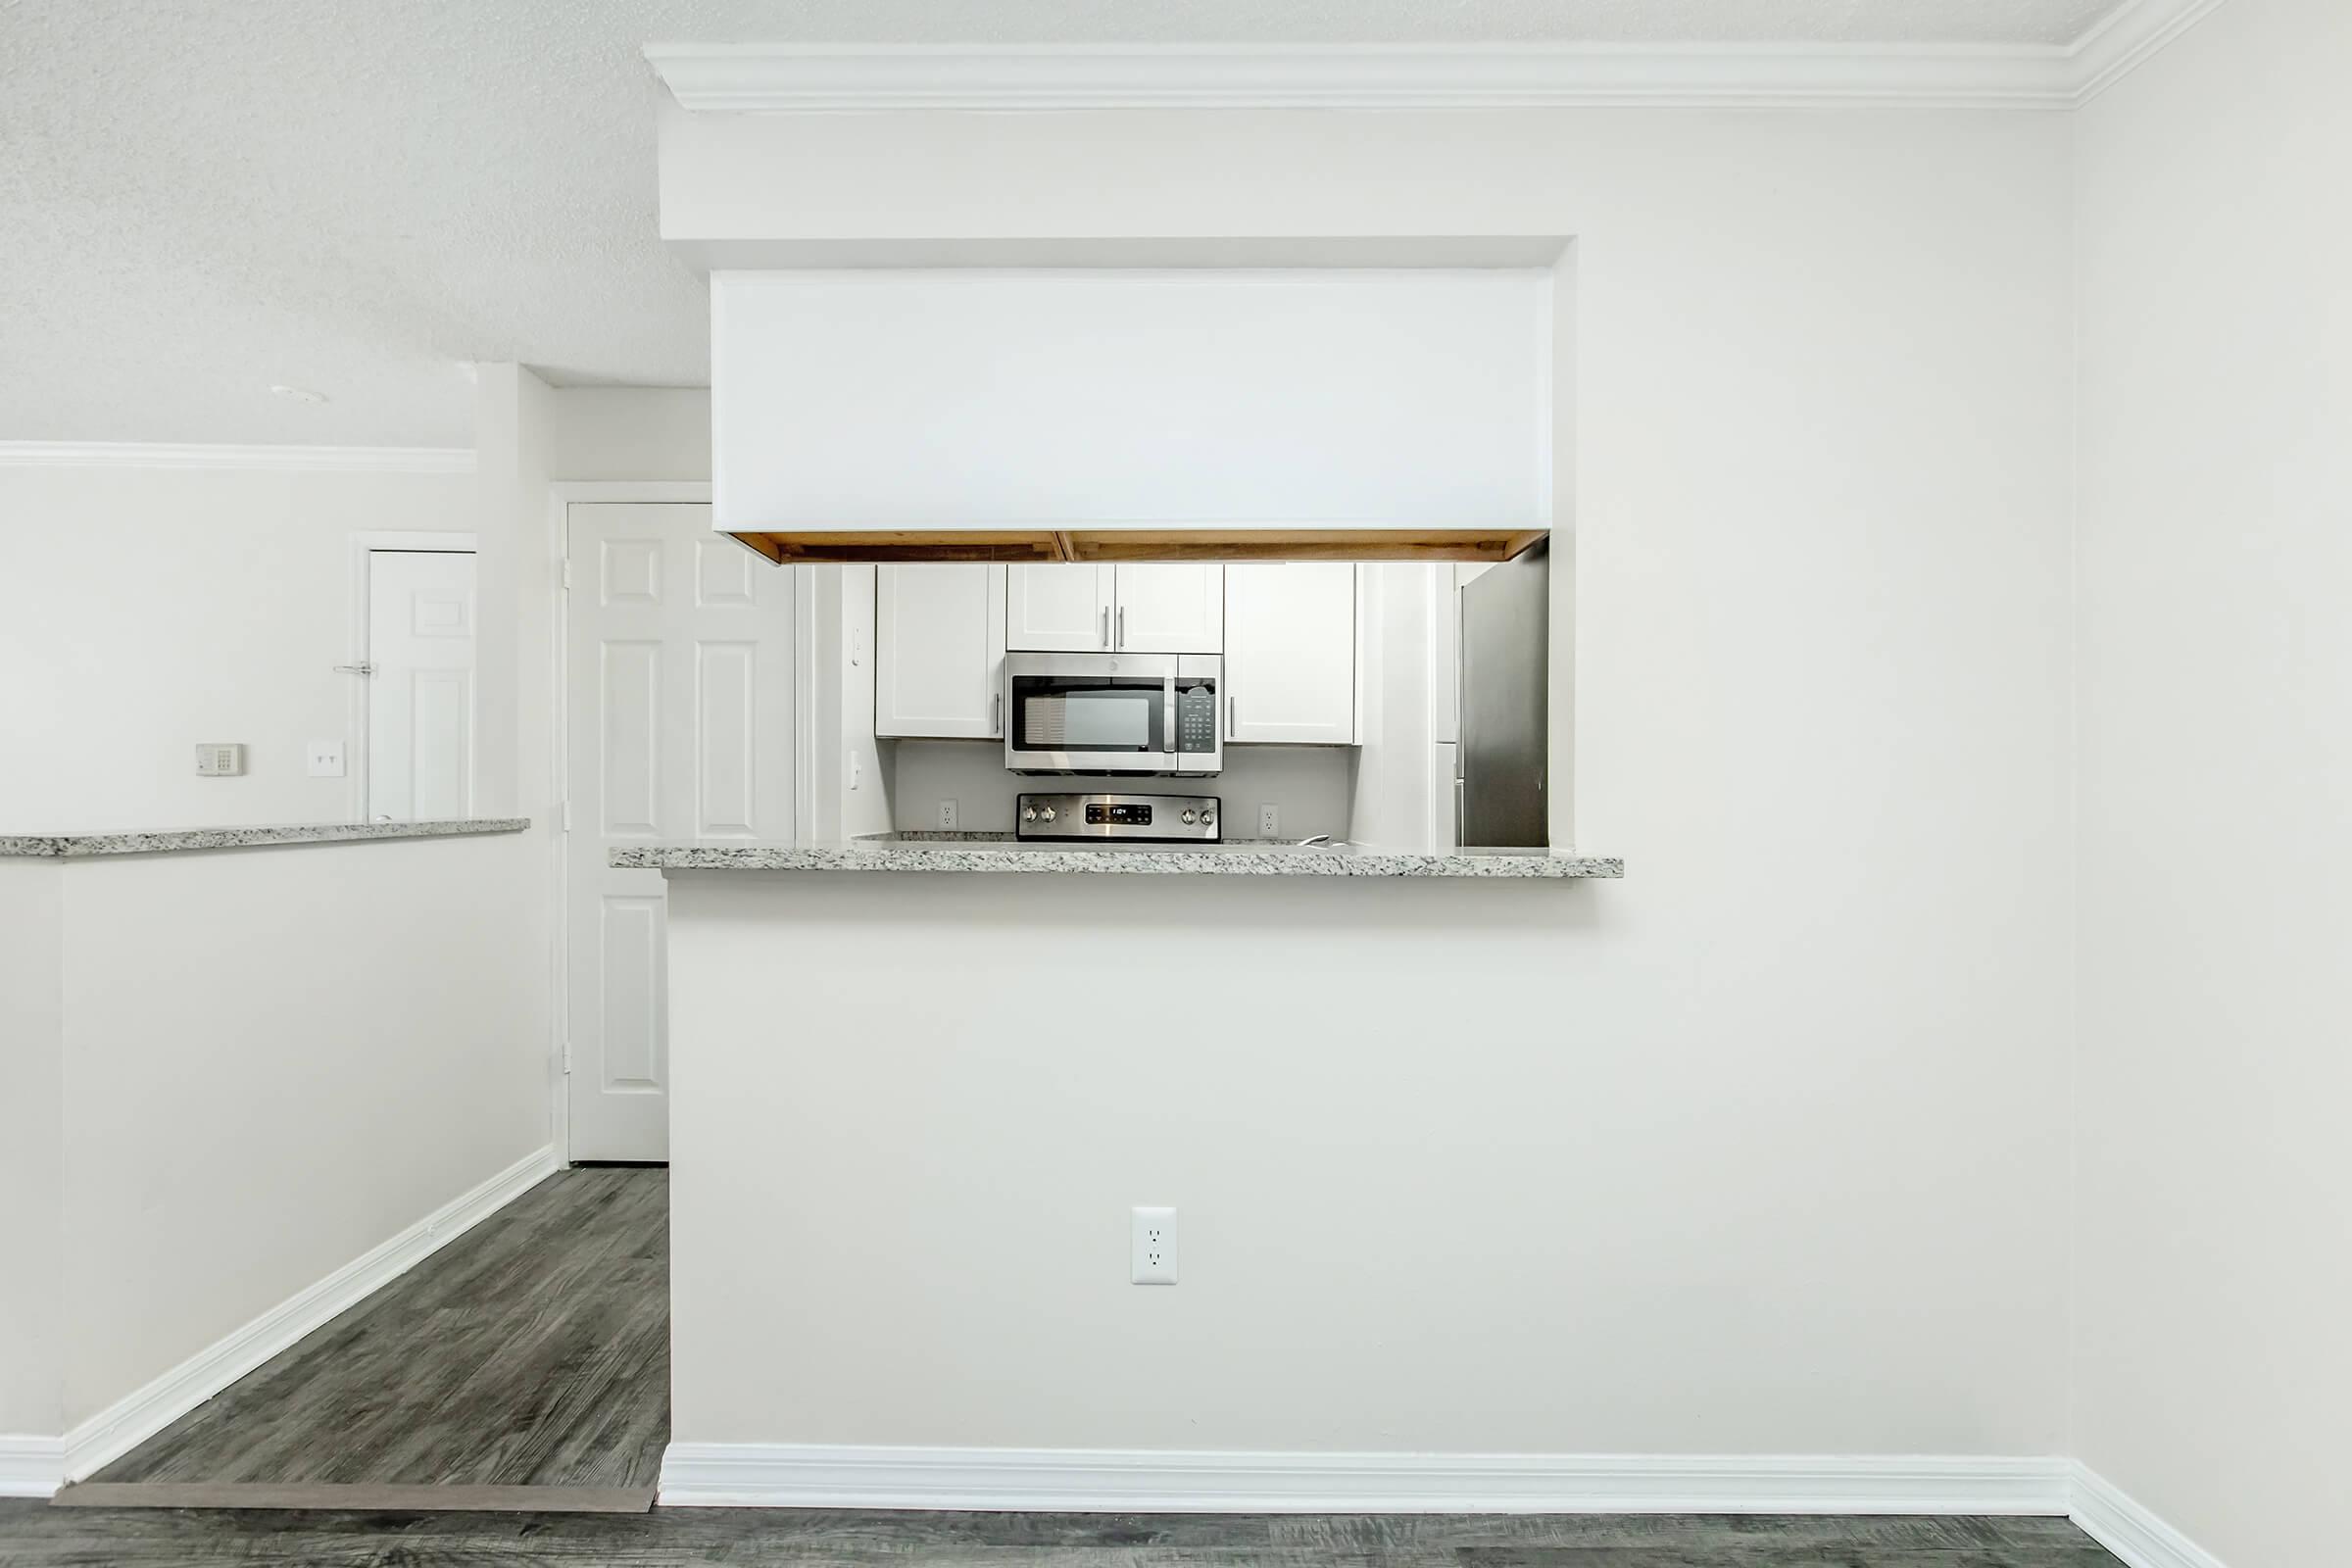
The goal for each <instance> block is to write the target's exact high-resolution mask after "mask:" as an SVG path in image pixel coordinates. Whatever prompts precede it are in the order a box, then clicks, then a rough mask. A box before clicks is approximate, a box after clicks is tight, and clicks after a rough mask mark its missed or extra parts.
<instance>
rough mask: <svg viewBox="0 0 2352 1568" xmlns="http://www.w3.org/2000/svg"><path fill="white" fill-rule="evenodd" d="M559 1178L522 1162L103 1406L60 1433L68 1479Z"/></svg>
mask: <svg viewBox="0 0 2352 1568" xmlns="http://www.w3.org/2000/svg"><path fill="white" fill-rule="evenodd" d="M555 1170H556V1152H555V1150H554V1148H553V1147H549V1148H545V1149H540V1150H537V1151H534V1152H531V1153H528V1154H525V1155H524V1156H523V1157H522V1158H520V1159H518V1160H516V1161H515V1163H514V1164H512V1165H509V1166H508V1167H507V1168H506V1169H505V1170H502V1171H500V1172H499V1173H498V1174H497V1175H495V1176H493V1177H491V1178H490V1179H489V1180H487V1181H485V1182H483V1183H482V1184H481V1185H479V1186H477V1187H475V1188H473V1189H472V1190H471V1191H470V1192H466V1193H463V1194H460V1195H459V1196H458V1197H456V1198H454V1199H452V1200H450V1201H448V1202H447V1203H444V1204H442V1205H441V1206H440V1207H439V1208H437V1209H435V1210H433V1212H431V1213H430V1214H427V1215H425V1216H424V1218H422V1219H420V1220H418V1221H417V1223H416V1224H414V1225H411V1226H410V1227H409V1228H408V1229H406V1230H404V1231H402V1232H401V1233H400V1234H399V1235H397V1236H394V1237H392V1238H391V1239H390V1240H389V1241H386V1242H383V1243H381V1244H379V1245H377V1246H375V1247H372V1248H370V1249H368V1250H367V1251H366V1252H364V1253H362V1254H361V1255H360V1256H358V1257H356V1258H354V1259H352V1260H351V1261H350V1262H348V1263H346V1264H344V1265H343V1266H342V1267H341V1268H339V1269H337V1270H335V1271H334V1272H333V1273H332V1274H329V1275H328V1276H327V1277H326V1278H324V1279H322V1280H320V1281H319V1283H318V1284H316V1285H313V1286H311V1287H310V1288H308V1289H307V1290H304V1291H301V1292H298V1293H297V1294H296V1295H294V1296H292V1297H290V1298H288V1299H286V1300H284V1301H282V1302H280V1303H279V1304H278V1305H276V1306H273V1307H271V1308H270V1310H269V1311H267V1312H264V1313H263V1314H262V1315H261V1316H260V1317H257V1318H255V1319H254V1320H253V1321H252V1322H250V1323H248V1324H246V1325H245V1326H244V1327H243V1328H241V1329H238V1330H237V1331H236V1332H235V1333H233V1334H231V1335H229V1336H228V1337H227V1338H226V1339H223V1340H221V1341H220V1342H218V1343H217V1344H214V1345H212V1346H210V1347H208V1348H205V1349H202V1350H199V1351H197V1352H196V1354H194V1355H192V1356H190V1357H189V1358H188V1359H187V1360H185V1361H182V1362H181V1363H180V1364H179V1365H177V1366H175V1367H173V1368H172V1370H171V1371H169V1372H166V1373H165V1374H164V1375H163V1376H162V1377H160V1378H157V1379H156V1380H155V1381H154V1382H152V1383H150V1384H148V1385H147V1386H146V1387H145V1388H143V1389H140V1390H138V1391H136V1392H135V1393H132V1394H130V1395H127V1396H125V1397H123V1398H121V1399H118V1400H116V1401H115V1402H114V1403H113V1404H111V1405H108V1406H107V1407H106V1408H105V1409H103V1410H101V1411H99V1412H98V1413H97V1414H96V1415H94V1416H92V1417H90V1419H88V1420H87V1421H84V1422H82V1423H81V1424H80V1425H79V1426H76V1427H75V1428H73V1430H72V1431H71V1432H68V1433H67V1434H66V1441H65V1466H64V1469H65V1476H66V1479H67V1480H69V1481H79V1480H81V1479H83V1478H84V1477H86V1476H87V1475H89V1474H90V1473H91V1472H92V1471H94V1470H97V1469H99V1468H100V1467H101V1466H104V1465H107V1464H110V1463H112V1462H113V1461H114V1460H116V1459H118V1458H120V1457H122V1456H123V1454H124V1453H127V1452H128V1451H129V1450H131V1449H132V1448H135V1447H137V1446H139V1445H140V1444H142V1443H144V1442H146V1441H147V1440H148V1439H149V1438H151V1437H153V1436H155V1435H156V1434H157V1433H158V1432H161V1431H162V1430H163V1429H164V1428H166V1427H168V1426H170V1425H171V1424H172V1422H174V1421H176V1420H178V1419H179V1418H180V1417H181V1416H183V1415H186V1414H187V1413H188V1412H189V1411H190V1410H193V1409H195V1408H196V1407H197V1406H198V1405H200V1404H202V1403H204V1401H205V1400H207V1399H209V1398H211V1397H213V1396H214V1395H216V1394H219V1393H220V1392H221V1390H223V1389H225V1388H227V1387H228V1386H229V1385H230V1384H232V1383H234V1382H236V1381H237V1379H239V1378H241V1377H243V1376H244V1375H245V1374H246V1373H248V1372H250V1371H252V1370H253V1369H254V1368H255V1367H257V1366H260V1365H261V1364H262V1363H263V1362H264V1361H267V1360H269V1359H270V1357H271V1356H273V1355H276V1354H278V1353H279V1352H281V1351H283V1350H286V1349H288V1348H291V1347H292V1346H293V1345H294V1344H295V1343H296V1342H297V1341H299V1340H300V1339H301V1338H302V1337H303V1336H304V1335H306V1334H310V1333H312V1332H314V1331H316V1330H317V1329H319V1328H320V1327H321V1326H323V1325H324V1324H325V1323H326V1322H327V1321H328V1320H329V1319H331V1318H333V1317H334V1316H335V1315H336V1314H337V1313H339V1312H344V1311H347V1310H349V1309H350V1308H351V1307H353V1306H355V1305H357V1304H358V1303H359V1302H360V1301H362V1300H363V1299H366V1298H367V1297H368V1296H369V1295H370V1294H371V1293H373V1292H375V1291H379V1290H381V1289H383V1287H385V1286H386V1285H389V1284H390V1283H392V1281H394V1280H395V1279H398V1278H399V1277H400V1276H401V1275H403V1274H405V1273H407V1272H408V1271H409V1270H410V1269H412V1268H415V1267H416V1266H417V1264H418V1263H421V1262H423V1261H424V1260H425V1259H426V1258H428V1257H430V1256H432V1255H433V1253H435V1252H437V1251H439V1250H441V1249H442V1248H444V1247H446V1246H448V1245H449V1244H450V1243H451V1242H454V1241H456V1240H457V1239H458V1238H459V1237H460V1236H463V1235H464V1234H465V1233H466V1231H468V1230H471V1229H472V1228H473V1227H474V1226H475V1225H478V1224H480V1223H481V1222H482V1221H483V1220H485V1219H488V1218H489V1217H490V1216H491V1215H492V1214H495V1213H496V1212H498V1210H499V1209H501V1208H503V1207H505V1206H506V1205H507V1204H508V1203H510V1202H512V1201H514V1200H515V1199H516V1198H519V1197H521V1196H522V1195H523V1194H524V1193H526V1192H528V1191H529V1190H530V1189H531V1188H533V1187H535V1186H537V1185H538V1184H539V1183H540V1182H541V1181H543V1180H545V1179H546V1178H547V1177H548V1176H549V1175H551V1174H553V1173H554V1171H555Z"/></svg>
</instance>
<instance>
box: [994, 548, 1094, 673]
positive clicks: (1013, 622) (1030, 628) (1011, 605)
mask: <svg viewBox="0 0 2352 1568" xmlns="http://www.w3.org/2000/svg"><path fill="white" fill-rule="evenodd" d="M1111 576H1112V568H1110V567H1108V566H1090V565H1085V564H1075V565H1058V564H1057V565H1026V564H1024V565H1015V566H1012V567H1009V568H1007V573H1006V576H1005V646H1006V647H1007V648H1012V649H1017V650H1019V651H1021V652H1023V653H1036V654H1061V653H1067V654H1091V653H1095V652H1097V651H1098V650H1101V649H1105V648H1108V647H1109V646H1110V637H1111V627H1110V622H1111Z"/></svg>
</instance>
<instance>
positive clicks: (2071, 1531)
mask: <svg viewBox="0 0 2352 1568" xmlns="http://www.w3.org/2000/svg"><path fill="white" fill-rule="evenodd" d="M229 1563H235V1564H246V1565H250V1564H255V1563H270V1564H294V1563H301V1564H309V1565H318V1568H394V1565H398V1568H438V1565H446V1568H458V1565H460V1564H464V1565H466V1568H497V1565H502V1564H579V1565H582V1568H585V1565H587V1564H592V1563H593V1564H598V1565H605V1564H619V1563H626V1564H628V1565H630V1568H717V1565H721V1564H723V1565H725V1568H758V1565H760V1564H775V1565H789V1568H815V1565H818V1564H825V1565H858V1564H874V1565H876V1568H883V1565H888V1568H979V1565H986V1568H1012V1565H1014V1564H1019V1565H1021V1568H1342V1565H1345V1568H2116V1562H2115V1559H2114V1558H2113V1557H2110V1556H2109V1555H2107V1553H2106V1552H2105V1551H2103V1550H2101V1549H2100V1548H2099V1546H2098V1545H2097V1544H2095V1543H2093V1542H2092V1541H2091V1540H2090V1538H2089V1537H2087V1536H2085V1535H2083V1534H2082V1532H2081V1531H2080V1530H2077V1529H2076V1528H2075V1527H2074V1526H2073V1525H2071V1524H2068V1523H2067V1522H2066V1521H2065V1520H2063V1519H1914V1518H1835V1519H1831V1518H1769V1519H1759V1518H1700V1517H1683V1516H1677V1517H1654V1518H1653V1517H1627V1516H1609V1515H1596V1516H1589V1517H1528V1516H1486V1515H1479V1516H1457V1515H1402V1516H1387V1517H1368V1516H1339V1517H1334V1516H1321V1515H1289V1516H1275V1517H1233V1516H1225V1515H1210V1514H1181V1515H1148V1516H1147V1515H1134V1514H1124V1515H1104V1514H956V1513H849V1512H830V1511H807V1512H803V1511H797V1510H781V1509H758V1508H664V1509H657V1510H656V1511H654V1512H653V1513H650V1514H603V1515H596V1514H564V1515H547V1514H446V1513H443V1514H392V1513H373V1514H351V1513H245V1512H236V1511H228V1510H214V1511H185V1512H179V1511H169V1510H123V1511H117V1510H108V1509H72V1508H50V1507H47V1506H44V1505H42V1504H40V1503H7V1502H0V1564H5V1565H6V1568H96V1565H99V1564H107V1565H114V1568H163V1565H165V1564H171V1565H173V1568H204V1565H207V1564H229Z"/></svg>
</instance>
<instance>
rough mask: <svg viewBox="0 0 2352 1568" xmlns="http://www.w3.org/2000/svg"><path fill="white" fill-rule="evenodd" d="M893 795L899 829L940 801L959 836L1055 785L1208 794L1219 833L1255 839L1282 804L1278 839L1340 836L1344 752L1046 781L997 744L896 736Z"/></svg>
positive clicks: (1263, 750)
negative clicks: (1011, 762) (1221, 826)
mask: <svg viewBox="0 0 2352 1568" xmlns="http://www.w3.org/2000/svg"><path fill="white" fill-rule="evenodd" d="M893 744H894V746H895V748H896V750H897V753H898V760H897V764H896V771H895V773H894V775H893V777H894V779H895V780H896V782H895V784H894V786H893V790H892V799H893V800H894V801H896V802H897V823H896V825H897V826H898V827H899V828H900V829H901V830H902V831H907V830H923V831H929V830H932V829H935V828H937V827H938V826H939V803H940V802H941V801H942V800H952V801H955V802H956V826H957V827H958V829H960V830H961V831H963V832H966V833H1009V832H1011V831H1012V824H1013V808H1014V801H1015V797H1017V796H1019V795H1021V794H1023V793H1030V794H1046V793H1052V792H1054V791H1060V790H1098V789H1114V790H1115V789H1131V790H1135V791H1139V792H1142V793H1146V794H1155V795H1169V794H1173V795H1214V796H1216V797H1217V798H1218V799H1220V800H1222V801H1223V802H1224V803H1225V836H1226V837H1228V838H1255V837H1256V836H1257V809H1258V807H1259V806H1261V805H1267V804H1271V805H1274V806H1277V807H1279V808H1281V819H1282V836H1283V837H1284V838H1305V837H1307V836H1308V835H1310V834H1314V833H1329V834H1331V835H1333V836H1334V837H1339V838H1344V837H1346V836H1347V833H1348V762H1349V760H1350V756H1351V753H1350V752H1349V750H1348V748H1346V747H1338V746H1227V747H1226V748H1225V771H1224V772H1222V773H1220V774H1218V775H1217V776H1216V777H1215V778H1209V779H1192V780H1186V779H1175V778H1146V779H1130V780H1127V781H1125V782H1121V781H1119V780H1117V779H1111V780H1103V779H1088V778H1055V777H1052V776H1050V775H1031V774H1025V773H1007V772H1006V771H1005V743H1004V742H1003V741H912V740H907V741H898V742H895V743H893Z"/></svg>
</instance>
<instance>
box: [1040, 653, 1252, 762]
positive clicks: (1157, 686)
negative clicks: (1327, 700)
mask: <svg viewBox="0 0 2352 1568" xmlns="http://www.w3.org/2000/svg"><path fill="white" fill-rule="evenodd" d="M1224 679H1225V661H1224V660H1223V659H1222V658H1220V657H1219V656H1217V655H1215V654H1008V655H1006V656H1005V766H1006V767H1008V768H1010V769H1012V771H1014V772H1016V773H1214V772H1217V771H1219V770H1220V769H1222V768H1223V767H1224V765H1225V739H1224V731H1223V729H1222V728H1221V727H1220V726H1219V724H1218V723H1217V713H1218V709H1217V700H1218V696H1219V691H1218V688H1219V687H1220V686H1222V685H1223V683H1224Z"/></svg>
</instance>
